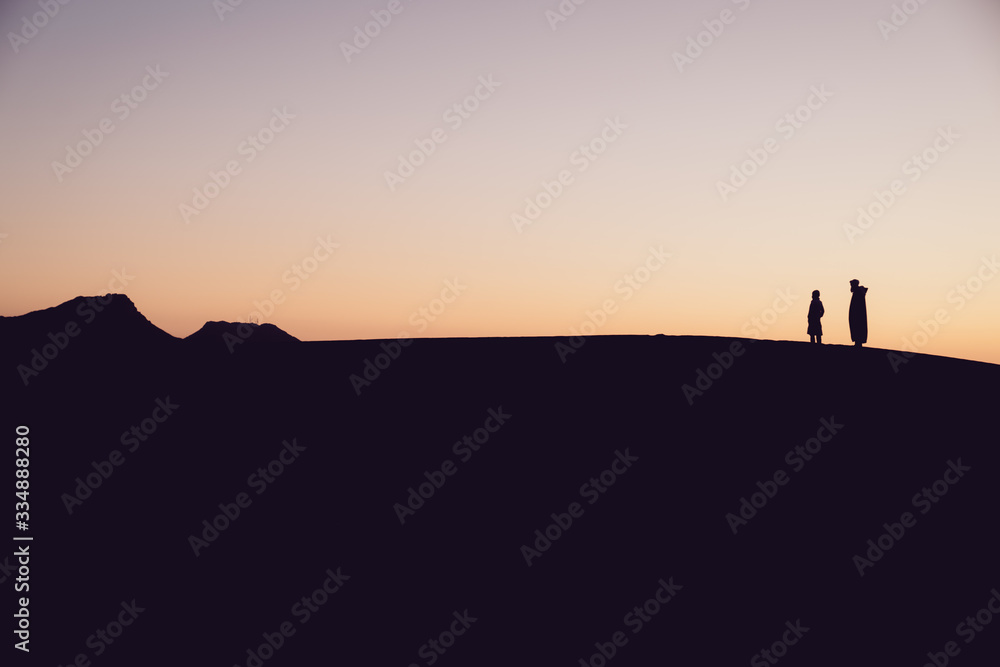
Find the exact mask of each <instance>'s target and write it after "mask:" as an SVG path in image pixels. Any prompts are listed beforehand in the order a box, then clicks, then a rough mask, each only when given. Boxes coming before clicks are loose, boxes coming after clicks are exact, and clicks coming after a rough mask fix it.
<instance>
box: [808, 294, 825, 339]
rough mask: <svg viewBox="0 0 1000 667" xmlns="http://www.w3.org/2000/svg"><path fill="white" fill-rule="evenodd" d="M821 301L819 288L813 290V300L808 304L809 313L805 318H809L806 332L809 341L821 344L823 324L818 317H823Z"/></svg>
mask: <svg viewBox="0 0 1000 667" xmlns="http://www.w3.org/2000/svg"><path fill="white" fill-rule="evenodd" d="M824 312H826V311H825V310H823V302H822V301H820V300H819V290H818V289H814V290H813V300H812V302H811V303H810V304H809V314H808V315H807V316H806V318H807V319H808V320H809V328H808V329H807V330H806V333H807V334H809V342H810V343H819V344H820V345H822V344H823V325H822V324H821V323H820V321H819V318H821V317H823V313H824Z"/></svg>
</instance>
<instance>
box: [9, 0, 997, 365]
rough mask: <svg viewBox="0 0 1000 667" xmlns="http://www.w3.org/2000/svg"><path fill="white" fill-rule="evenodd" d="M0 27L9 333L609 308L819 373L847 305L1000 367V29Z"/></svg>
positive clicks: (138, 9)
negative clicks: (92, 298)
mask: <svg viewBox="0 0 1000 667" xmlns="http://www.w3.org/2000/svg"><path fill="white" fill-rule="evenodd" d="M234 1H235V0H234ZM560 6H562V7H564V8H570V7H571V8H574V11H573V12H572V13H571V14H569V15H566V16H564V15H562V14H560ZM45 7H48V11H49V13H50V14H52V15H51V16H49V15H46V14H45V9H44V8H45ZM390 10H395V11H396V13H392V11H390ZM905 10H909V12H910V13H909V14H907V13H906V11H905ZM564 11H565V10H564ZM566 13H567V14H568V11H567V12H566ZM378 19H381V20H382V22H383V23H385V24H386V25H384V26H382V25H379V24H378V23H377V21H378ZM389 19H391V20H389ZM904 19H905V21H904ZM366 24H368V25H367V29H368V31H369V33H370V34H373V35H375V36H374V37H370V36H366V37H359V35H364V31H365V29H366ZM0 26H2V29H3V30H2V32H3V34H4V36H5V38H4V44H3V45H2V47H0V51H2V53H3V55H2V56H0V87H2V91H3V95H2V97H0V118H2V119H3V123H2V125H0V154H2V155H3V160H2V173H0V183H2V185H0V187H2V188H3V197H2V201H3V208H2V210H0V234H2V235H3V236H2V237H0V280H2V284H3V286H4V289H3V294H2V298H0V314H2V315H20V314H23V313H26V312H29V311H32V310H38V309H42V308H47V307H50V306H53V305H56V304H58V303H61V302H63V301H66V300H68V299H71V298H73V297H74V296H77V295H81V294H82V295H96V294H104V293H107V292H109V291H114V292H124V293H126V294H128V296H129V297H130V298H131V299H132V300H133V301H134V302H135V303H136V305H137V307H138V308H139V310H140V311H141V312H142V313H143V314H144V315H145V316H146V317H148V318H149V319H150V320H151V321H152V322H153V323H154V324H156V325H157V326H159V327H161V328H163V329H164V330H166V331H168V332H169V333H171V334H173V335H175V336H181V337H183V336H187V335H189V334H191V333H193V332H194V331H196V330H197V329H199V328H200V327H201V326H202V324H204V322H205V321H207V320H230V321H246V320H247V318H248V317H250V316H251V315H252V314H253V313H254V312H255V311H260V310H264V311H268V310H269V309H268V308H266V307H263V308H261V307H259V306H260V305H263V302H264V301H265V300H268V299H270V298H271V296H272V295H274V294H275V293H277V294H278V295H280V297H281V299H280V300H281V303H280V304H277V305H275V306H274V308H273V312H265V313H264V315H265V317H263V318H262V319H263V321H270V322H273V323H274V324H276V325H278V326H279V327H281V328H282V329H284V330H286V331H288V332H289V333H291V334H292V335H294V336H297V337H298V338H300V339H303V340H338V339H357V338H395V337H397V336H399V335H401V334H403V332H406V333H407V334H409V335H410V336H414V337H418V336H419V337H427V336H433V337H449V336H521V335H552V336H561V335H570V334H571V332H572V331H573V330H574V329H575V330H577V331H578V330H579V328H580V326H581V324H582V323H584V322H586V321H588V315H587V313H588V311H590V312H593V311H597V310H600V309H602V307H603V306H604V305H605V304H606V302H607V303H612V305H613V308H612V309H611V310H612V311H613V312H612V313H611V314H610V315H608V316H607V318H606V321H604V320H603V319H602V318H601V317H598V316H595V319H597V320H598V321H600V322H602V323H603V324H602V326H599V327H595V328H594V331H596V333H599V334H655V333H665V334H703V335H718V336H748V335H749V336H752V337H759V338H771V339H778V340H808V336H807V335H806V333H805V332H806V312H807V310H808V307H809V300H810V293H811V292H812V290H814V289H819V290H820V291H821V292H822V300H823V303H824V305H825V307H826V316H825V317H824V318H823V328H824V333H825V335H824V342H827V343H834V344H850V334H849V329H848V319H847V309H848V304H849V301H850V296H851V295H850V291H849V289H850V288H849V285H848V282H849V281H850V280H851V279H852V278H858V279H859V280H860V281H861V284H862V285H865V286H867V287H868V288H869V292H868V316H869V330H870V335H869V340H868V345H869V346H873V347H884V348H890V349H899V348H901V347H902V346H903V339H904V337H905V338H910V339H912V338H913V336H914V334H915V333H916V332H920V331H921V325H920V322H921V321H927V320H933V319H934V317H935V313H937V314H938V315H939V316H941V319H942V321H944V322H945V323H944V324H941V325H939V326H938V328H937V330H936V331H934V335H933V336H926V335H925V336H922V337H921V336H918V337H917V341H918V343H922V345H921V346H920V348H919V349H920V351H921V352H927V353H931V354H940V355H946V356H954V357H963V358H970V359H977V360H983V361H990V362H993V363H1000V346H998V345H997V342H996V341H997V340H998V337H1000V279H997V280H992V278H993V277H994V276H995V274H996V273H997V272H998V271H1000V266H998V265H997V264H995V263H994V262H993V260H995V259H1000V257H998V251H1000V224H998V223H1000V219H998V215H997V214H998V210H1000V206H998V203H997V192H998V191H1000V159H998V156H1000V39H998V35H1000V4H998V3H996V2H991V1H989V0H949V1H948V2H945V1H943V0H927V1H926V2H924V3H923V4H921V3H919V2H917V0H910V1H909V2H905V3H903V2H898V1H897V2H892V1H890V0H841V1H840V2H825V3H803V2H794V1H792V0H736V1H733V0H712V1H700V2H663V1H662V0H661V1H657V2H652V1H649V0H617V1H616V2H611V1H610V0H587V1H586V2H584V3H583V4H581V5H579V6H578V5H575V4H573V3H572V2H570V1H569V0H565V1H564V2H562V3H560V2H559V1H558V0H548V1H529V0H508V1H507V2H502V3H501V2H485V1H483V0H462V1H459V0H437V1H435V2H432V1H431V0H399V1H398V2H390V1H389V0H374V1H372V0H366V1H364V2H319V1H315V0H314V1H306V0H291V1H285V2H266V1H265V0H243V1H242V2H241V3H240V4H239V5H234V4H231V3H227V2H226V1H225V0H216V2H214V3H213V2H212V1H211V0H179V1H177V2H169V3H168V2H153V1H151V0H104V1H101V0H94V1H89V2H84V1H82V0H71V1H69V2H67V4H65V5H63V4H60V3H59V2H58V0H42V2H39V0H32V1H27V0H15V1H10V2H4V3H2V9H0ZM38 26H41V27H38ZM713 32H714V33H717V34H713ZM699 41H700V42H701V45H699V44H698V42H699ZM345 45H349V47H348V46H345ZM359 45H360V46H359ZM682 55H683V58H682V57H681V56H682ZM484 82H485V83H484ZM477 93H478V97H477ZM123 96H124V98H123ZM810 104H811V107H810ZM456 105H458V109H456V108H455V106H456ZM789 114H790V116H789ZM796 115H797V116H796ZM102 128H104V129H102ZM107 130H110V131H107ZM250 138H253V140H252V141H251V140H250ZM435 138H436V139H437V141H435ZM255 144H256V145H255ZM420 145H422V146H424V152H430V151H429V150H428V148H429V147H430V146H433V152H431V153H430V154H429V155H424V154H423V153H421V152H420V148H419V146H420ZM582 146H589V147H590V148H588V152H584V151H582V150H581V147H582ZM769 149H770V150H769ZM415 151H417V153H414V152H415ZM69 153H76V154H83V153H86V155H80V158H79V160H77V159H76V157H75V156H74V155H71V154H69ZM411 154H413V157H414V158H416V159H414V160H412V162H415V163H416V162H419V163H420V164H419V166H415V168H414V169H413V172H412V174H411V173H409V171H407V170H406V169H403V170H402V171H400V161H401V159H403V160H405V161H407V162H410V161H411V159H410V156H411ZM754 155H755V156H756V157H757V162H758V163H761V164H757V163H754V162H752V161H751V162H747V161H748V160H752V156H754ZM401 156H402V157H401ZM764 158H766V161H765V159H764ZM914 158H917V160H919V162H918V161H917V160H915V159H914ZM744 163H746V164H744ZM73 165H75V166H73ZM227 167H229V168H231V170H232V173H226V170H227ZM734 169H735V171H736V173H737V174H738V175H739V176H738V177H737V178H735V179H734V176H733V174H734ZM741 170H742V171H744V172H745V173H748V174H751V175H749V177H747V178H746V179H745V183H744V182H743V181H742V180H741V179H742V177H743V174H740V171H741ZM387 172H390V173H395V174H396V176H395V177H392V176H389V177H387ZM213 173H214V174H215V175H216V176H215V178H216V181H218V182H221V183H224V184H226V182H227V181H228V183H227V184H226V185H225V187H216V186H215V184H214V183H213V177H212V174H213ZM401 174H402V175H401ZM560 175H561V176H562V179H563V182H562V183H559V179H560ZM894 181H897V182H896V183H895V189H896V193H895V194H894V193H893V192H892V190H893V184H894ZM544 183H548V184H549V185H548V189H549V191H550V192H551V193H553V194H554V195H555V196H552V195H550V193H549V192H547V191H546V187H545V185H544ZM720 183H726V184H728V185H729V186H730V187H729V188H722V189H721V190H725V191H724V192H723V191H720ZM206 188H207V193H206ZM196 190H197V191H199V192H202V193H205V194H211V195H213V196H212V197H211V198H208V197H206V199H205V200H204V201H201V200H199V199H198V197H197V196H196ZM880 199H881V200H882V202H880V201H879V200H880ZM529 202H536V203H538V204H542V205H544V208H542V207H540V208H539V214H538V215H535V212H534V211H532V210H531V209H530V207H529ZM206 204H207V205H206ZM199 208H200V210H199ZM859 209H862V210H869V211H871V212H872V213H874V214H878V215H873V217H872V218H871V219H870V222H864V221H863V223H864V227H862V226H860V225H859V224H858V218H859V212H858V211H859ZM516 216H522V217H521V218H518V217H516ZM518 221H520V222H518ZM333 246H336V247H335V249H331V248H332V247H333ZM664 255H669V258H668V259H666V260H656V259H655V257H657V256H660V257H663V256H664ZM296 267H298V268H297V269H296ZM310 271H311V272H310ZM626 275H629V276H632V277H631V278H630V280H631V281H632V282H633V283H634V284H635V285H636V286H638V288H636V287H631V286H629V283H628V282H627V281H626V280H625V278H624V277H625V276H626ZM119 276H120V277H119ZM123 279H124V280H123ZM642 281H645V282H642ZM448 285H452V286H455V285H457V286H458V287H457V289H455V288H449V287H448ZM449 290H450V291H449ZM443 291H444V293H445V295H446V296H447V297H448V301H450V303H447V304H445V303H444V302H443V301H441V302H435V300H436V299H439V298H440V297H441V296H442V292H443ZM456 294H457V296H453V295H456ZM781 295H785V296H784V297H782V296H781ZM789 295H790V296H789ZM789 301H790V303H791V305H790V306H788V307H786V306H785V303H786V302H789ZM255 302H256V303H255ZM775 303H777V304H778V306H779V309H780V310H781V311H784V312H781V313H777V312H775V313H769V312H768V309H770V308H772V307H773V306H774V305H775ZM422 307H423V308H425V309H432V310H431V311H428V312H433V313H436V314H435V315H434V320H433V321H430V319H429V318H425V317H423V316H422V315H420V314H419V313H420V309H421V308H422ZM942 313H943V315H942ZM755 317H756V318H762V317H763V318H764V320H763V321H762V323H766V324H764V327H766V330H764V328H763V327H760V326H757V325H754V324H752V323H751V322H752V318H755ZM930 328H931V329H933V327H930ZM588 331H589V330H588ZM751 332H753V333H751Z"/></svg>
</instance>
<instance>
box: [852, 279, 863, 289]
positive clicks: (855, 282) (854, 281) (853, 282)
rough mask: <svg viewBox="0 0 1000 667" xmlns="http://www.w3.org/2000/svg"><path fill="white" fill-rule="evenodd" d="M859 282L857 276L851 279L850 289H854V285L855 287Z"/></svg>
mask: <svg viewBox="0 0 1000 667" xmlns="http://www.w3.org/2000/svg"><path fill="white" fill-rule="evenodd" d="M860 284H861V281H859V280H858V279H857V278H855V279H854V280H852V281H851V289H854V288H855V287H857V286H858V285H860Z"/></svg>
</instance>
